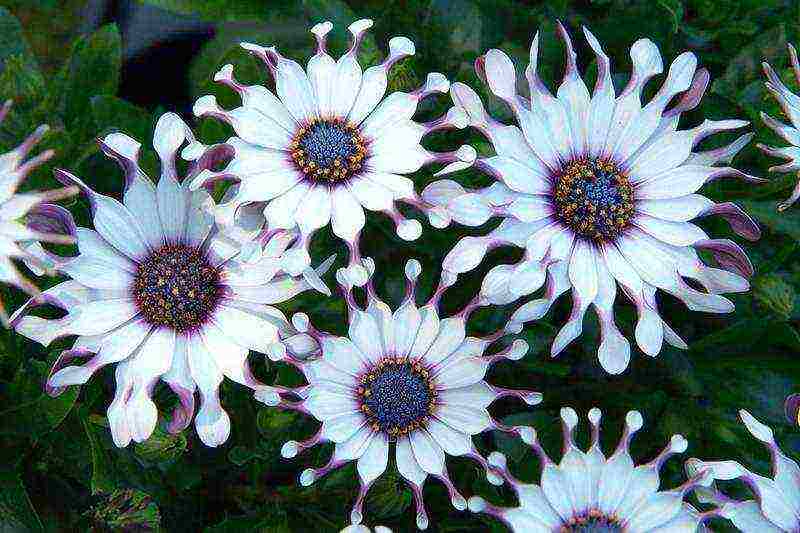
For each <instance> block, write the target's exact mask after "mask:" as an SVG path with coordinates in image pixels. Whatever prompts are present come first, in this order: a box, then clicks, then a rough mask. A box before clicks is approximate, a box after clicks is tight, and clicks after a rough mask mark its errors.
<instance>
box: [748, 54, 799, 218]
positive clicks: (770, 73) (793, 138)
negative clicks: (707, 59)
mask: <svg viewBox="0 0 800 533" xmlns="http://www.w3.org/2000/svg"><path fill="white" fill-rule="evenodd" d="M787 46H788V47H789V59H790V61H791V63H792V70H793V71H794V77H795V80H797V84H798V85H800V62H799V61H798V59H797V51H796V50H795V49H794V46H792V45H791V44H788V45H787ZM762 66H763V67H764V73H765V74H766V76H767V80H768V81H767V82H766V83H765V85H766V86H767V89H768V90H769V92H770V93H772V96H774V97H775V100H777V102H778V104H780V106H781V109H783V112H784V113H785V114H786V118H788V119H789V122H791V124H792V125H791V126H788V125H786V124H783V123H782V122H780V121H778V120H775V119H774V118H772V117H771V116H769V115H767V114H766V113H761V119H762V120H763V121H764V124H766V125H767V126H769V127H770V128H771V129H772V130H773V131H774V132H775V133H777V134H778V135H780V136H781V138H783V139H784V140H785V141H786V142H788V143H789V144H790V145H791V146H786V147H776V146H767V145H764V144H759V145H758V147H759V148H761V150H763V151H764V152H765V153H766V154H768V155H771V156H774V157H780V158H781V159H784V160H786V162H785V163H783V164H781V165H776V166H774V167H771V168H770V169H769V170H770V172H798V171H800V96H798V95H797V94H795V93H793V92H792V91H790V90H789V88H788V87H786V85H784V83H783V82H782V81H781V78H780V76H778V74H777V73H776V72H775V71H774V70H773V69H772V67H771V66H769V63H762ZM798 177H800V174H798ZM798 198H800V180H798V182H797V185H795V187H794V190H793V191H792V194H791V195H790V196H789V198H787V199H786V200H785V201H783V202H781V203H780V204H778V210H779V211H783V210H785V209H788V208H789V207H791V205H792V204H793V203H795V202H796V201H797V199H798Z"/></svg>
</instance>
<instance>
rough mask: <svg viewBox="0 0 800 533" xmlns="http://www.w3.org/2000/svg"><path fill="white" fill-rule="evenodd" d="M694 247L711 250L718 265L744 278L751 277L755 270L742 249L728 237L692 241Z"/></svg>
mask: <svg viewBox="0 0 800 533" xmlns="http://www.w3.org/2000/svg"><path fill="white" fill-rule="evenodd" d="M694 247H695V248H699V249H701V250H708V251H709V252H711V253H712V254H713V255H714V259H716V260H717V263H719V266H720V267H722V268H724V269H725V270H727V271H729V272H735V273H737V274H740V275H741V276H743V277H745V278H749V277H751V276H752V275H753V273H754V272H755V270H754V268H753V263H751V262H750V258H748V257H747V254H745V253H744V250H742V248H741V247H740V246H739V245H738V244H736V243H735V242H733V241H731V240H729V239H710V240H702V241H698V242H696V243H694Z"/></svg>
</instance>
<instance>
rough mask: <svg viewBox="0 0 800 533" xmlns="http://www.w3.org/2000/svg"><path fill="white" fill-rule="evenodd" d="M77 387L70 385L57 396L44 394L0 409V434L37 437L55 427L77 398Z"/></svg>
mask: <svg viewBox="0 0 800 533" xmlns="http://www.w3.org/2000/svg"><path fill="white" fill-rule="evenodd" d="M78 391H79V389H78V387H71V388H70V389H69V390H67V391H65V392H64V393H63V394H61V395H60V396H58V397H57V398H51V397H50V396H47V395H46V394H42V395H40V396H39V397H38V398H36V399H34V400H30V401H28V402H24V403H18V404H15V405H13V406H12V407H10V408H8V409H5V410H2V411H0V434H9V435H21V436H25V437H28V438H31V439H36V438H39V437H40V436H42V435H44V434H45V433H47V432H49V431H52V430H53V429H54V428H56V427H57V426H58V425H59V424H61V422H62V421H63V420H64V419H65V418H66V416H67V415H68V414H69V412H70V410H71V409H72V407H73V406H74V405H75V400H76V399H77V398H78Z"/></svg>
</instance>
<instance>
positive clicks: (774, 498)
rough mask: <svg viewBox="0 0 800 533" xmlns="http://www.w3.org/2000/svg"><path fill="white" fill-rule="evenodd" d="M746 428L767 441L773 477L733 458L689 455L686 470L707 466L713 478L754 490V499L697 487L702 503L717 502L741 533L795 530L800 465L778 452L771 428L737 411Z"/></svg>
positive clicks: (798, 527) (799, 520)
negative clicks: (729, 495) (752, 470)
mask: <svg viewBox="0 0 800 533" xmlns="http://www.w3.org/2000/svg"><path fill="white" fill-rule="evenodd" d="M739 416H740V417H741V418H742V422H744V425H745V427H746V428H747V431H749V432H750V434H751V435H753V436H754V437H755V438H756V439H758V440H759V441H761V442H762V443H763V444H764V445H766V447H767V449H768V450H769V453H770V455H771V456H772V477H771V478H768V477H764V476H761V475H759V474H756V473H755V472H751V471H750V470H748V469H747V468H745V467H744V466H742V465H741V464H739V463H737V462H736V461H700V460H698V459H690V460H689V461H687V463H686V471H687V472H688V473H689V474H690V475H692V474H694V473H695V472H698V471H700V470H701V469H706V470H710V471H711V472H712V474H713V478H714V479H718V480H734V479H738V480H741V481H742V482H744V483H745V484H746V485H747V486H748V487H749V488H750V489H751V490H752V491H753V493H754V495H755V499H754V500H746V501H739V500H735V499H733V498H730V497H728V496H726V495H725V494H723V493H722V492H721V491H720V490H718V489H717V487H716V486H714V484H711V485H710V487H707V488H706V487H701V488H698V489H697V490H696V492H697V497H698V499H699V500H700V501H701V502H702V503H713V504H715V505H717V506H719V510H718V514H719V515H720V516H722V517H725V518H728V519H729V520H730V521H731V522H733V525H735V526H736V527H737V528H739V530H741V531H744V533H780V532H784V533H797V532H798V531H800V466H798V465H797V463H796V462H795V461H793V460H792V459H790V458H789V457H787V456H786V455H784V454H783V452H781V450H780V448H778V445H777V444H776V443H775V436H774V435H773V433H772V429H770V428H769V427H767V426H765V425H764V424H762V423H761V422H759V421H758V420H756V419H755V417H753V415H751V414H750V413H748V412H747V411H744V410H742V411H739Z"/></svg>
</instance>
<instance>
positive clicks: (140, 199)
mask: <svg viewBox="0 0 800 533" xmlns="http://www.w3.org/2000/svg"><path fill="white" fill-rule="evenodd" d="M123 203H124V204H125V207H127V208H128V210H129V211H130V212H131V213H133V216H135V217H136V219H137V220H139V222H140V223H141V228H142V232H143V233H144V236H145V238H146V239H147V242H148V243H149V244H150V246H151V247H153V248H158V247H160V246H161V245H162V244H164V230H163V228H162V227H161V219H159V218H158V207H157V206H158V201H157V199H156V188H155V187H154V186H153V183H152V182H151V181H150V179H149V178H148V177H146V176H145V175H143V174H142V173H141V172H137V173H136V176H135V177H134V178H133V180H132V182H131V184H130V185H129V186H128V188H127V189H126V190H125V195H124V198H123Z"/></svg>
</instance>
